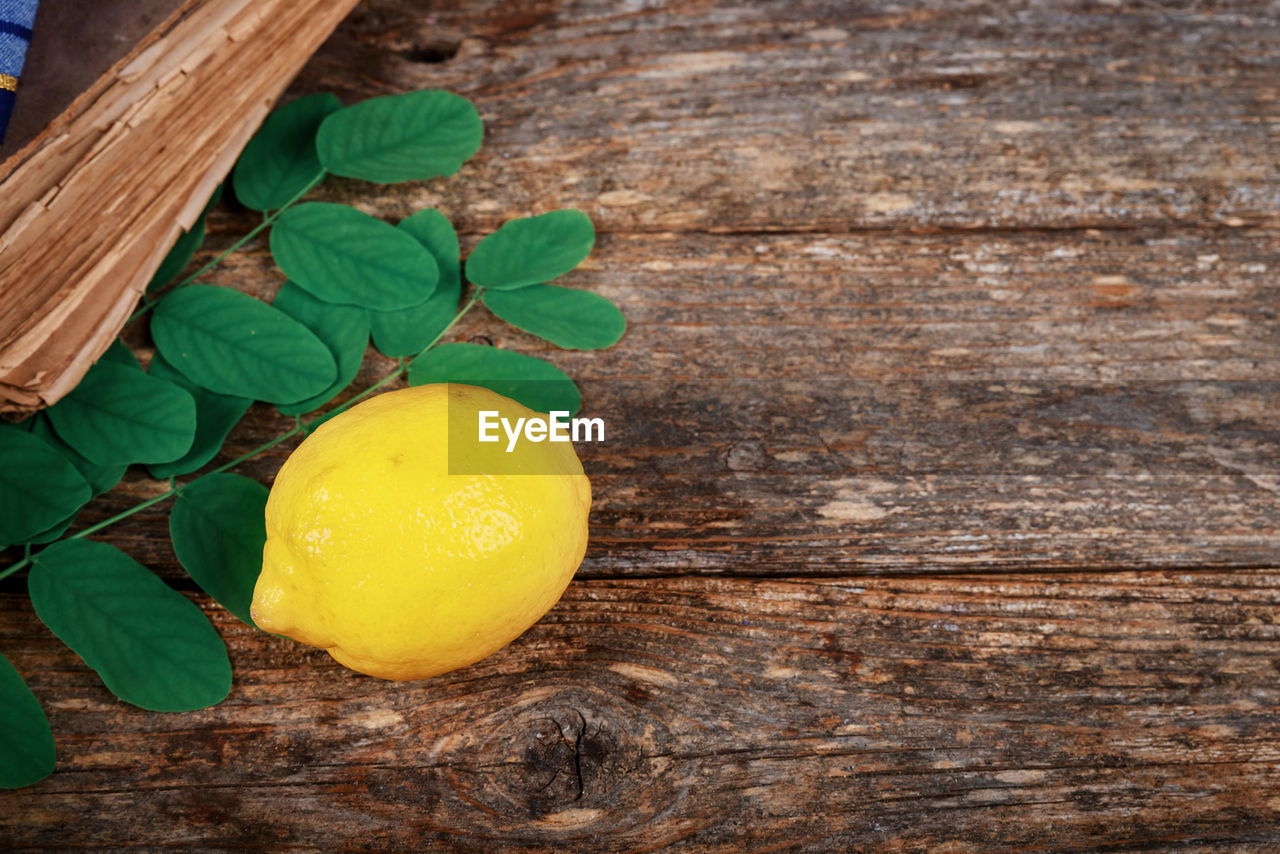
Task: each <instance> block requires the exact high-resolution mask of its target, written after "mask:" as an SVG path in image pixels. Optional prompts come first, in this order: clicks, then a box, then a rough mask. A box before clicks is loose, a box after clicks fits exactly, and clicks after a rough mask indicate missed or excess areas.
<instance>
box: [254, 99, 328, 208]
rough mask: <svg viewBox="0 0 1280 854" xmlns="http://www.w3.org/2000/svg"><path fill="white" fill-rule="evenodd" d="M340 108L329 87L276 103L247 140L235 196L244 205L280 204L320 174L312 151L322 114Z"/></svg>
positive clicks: (324, 114) (314, 150)
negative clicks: (275, 107) (280, 103)
mask: <svg viewBox="0 0 1280 854" xmlns="http://www.w3.org/2000/svg"><path fill="white" fill-rule="evenodd" d="M341 109H342V102H341V101H339V100H338V96H337V95H334V94H333V93H332V92H321V93H319V94H316V95H307V96H305V97H302V98H298V99H296V100H293V101H290V102H289V103H287V104H285V105H284V106H283V107H280V108H279V109H277V110H276V111H275V112H273V113H272V114H271V115H269V116H267V120H266V121H264V122H263V123H262V127H260V128H258V132H257V133H255V134H254V135H253V139H251V140H249V144H248V145H246V146H245V148H244V151H243V152H241V154H240V160H239V161H238V162H237V163H236V168H235V172H234V174H233V175H232V186H233V187H234V189H235V192H236V198H237V199H239V200H240V203H241V204H243V205H244V206H245V207H247V208H252V209H253V210H256V211H269V210H275V209H276V208H282V207H284V206H285V205H286V204H288V203H289V202H290V201H291V200H292V199H293V198H294V196H296V195H297V194H298V193H300V192H302V191H303V190H305V189H306V188H307V187H309V186H310V185H311V184H312V183H314V182H315V181H316V180H317V179H319V178H321V177H322V176H323V175H324V167H323V166H321V165H320V158H319V157H317V156H316V131H318V130H319V129H320V123H321V122H322V121H324V118H325V116H328V115H330V114H331V113H335V112H337V111H338V110H341Z"/></svg>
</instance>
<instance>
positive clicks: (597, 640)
mask: <svg viewBox="0 0 1280 854" xmlns="http://www.w3.org/2000/svg"><path fill="white" fill-rule="evenodd" d="M1278 606H1280V577H1278V576H1277V574H1276V573H1275V572H1274V571H1237V572H1233V573H1225V572H1197V573H1173V572H1145V573H1095V574H1085V575H1078V576H1075V577H1072V578H1068V579H1052V580H1045V579H1043V578H1035V577H1023V576H1014V577H1009V578H1004V579H985V578H980V577H969V578H965V577H950V578H948V579H947V580H946V581H945V582H940V581H938V580H936V579H932V578H909V579H899V578H892V579H883V578H873V579H857V580H855V579H842V580H822V581H798V580H797V581H774V580H745V579H720V580H713V579H706V578H698V577H688V578H676V579H645V580H593V581H588V582H582V583H578V584H575V585H573V586H572V587H571V588H570V590H569V593H568V594H567V595H566V597H565V599H564V600H563V601H562V602H561V603H560V604H559V605H558V606H557V607H556V608H555V609H554V610H553V611H552V612H551V613H550V614H549V615H548V616H547V617H546V618H545V619H544V620H543V621H542V622H541V623H539V625H538V626H536V627H535V628H534V629H532V630H531V631H530V632H529V633H528V634H526V635H525V636H524V637H522V638H521V639H519V640H518V641H516V642H515V643H514V644H512V645H511V646H510V647H508V648H507V649H505V650H504V651H502V652H500V653H498V654H497V655H495V656H493V657H492V658H490V659H489V660H487V661H485V662H483V663H481V664H478V665H476V666H473V667H471V668H467V669H465V670H462V671H459V672H456V673H454V674H451V675H447V676H444V677H441V678H439V679H436V680H432V681H430V682H423V683H416V684H413V683H409V684H393V683H385V682H381V681H378V680H373V679H370V678H367V677H362V676H357V675H355V674H352V673H350V672H348V671H346V670H344V669H342V668H341V667H339V666H337V665H336V664H334V663H333V662H332V661H331V660H330V659H329V658H328V657H327V656H326V655H325V654H324V653H321V652H317V651H304V650H303V648H301V647H299V646H298V645H297V644H293V643H290V642H287V641H283V640H278V639H273V638H265V637H264V636H262V635H261V634H257V633H254V632H252V631H251V630H250V629H248V628H246V627H244V626H243V625H241V624H239V623H238V622H237V621H235V620H234V619H233V618H229V617H228V616H227V615H226V614H225V612H222V611H221V609H214V610H211V611H210V616H211V617H212V618H213V619H214V621H215V622H216V624H217V625H218V627H219V629H220V630H222V632H223V634H224V636H225V637H226V638H227V640H228V642H229V644H230V647H231V651H232V656H233V658H234V660H235V662H236V687H235V691H234V693H233V695H232V697H231V698H230V699H229V700H227V701H226V702H224V703H222V704H221V705H219V706H218V707H216V708H214V709H210V710H208V711H203V712H198V713H192V714H185V715H168V716H161V715H156V714H152V713H148V712H143V711H140V710H134V709H124V708H122V707H121V705H120V704H119V703H116V702H113V701H112V700H110V699H109V698H108V697H107V696H106V695H105V693H104V692H103V690H102V688H101V687H100V685H99V684H98V683H97V680H96V679H95V678H94V677H93V676H92V674H90V673H88V672H86V671H85V669H84V668H82V667H78V666H75V665H74V664H73V663H72V661H71V656H70V655H69V654H68V653H67V652H66V650H65V649H63V648H62V647H61V646H59V645H58V644H57V642H56V641H54V640H52V639H51V638H50V637H49V636H48V634H47V633H45V632H43V631H35V630H33V628H32V627H33V625H34V620H33V619H30V618H29V614H26V613H23V612H25V611H27V606H26V605H25V603H21V602H20V600H19V599H17V597H6V598H5V599H4V600H3V607H4V612H3V621H0V626H2V627H3V629H2V631H3V634H2V635H0V640H3V642H4V643H5V647H6V649H12V648H14V647H15V646H16V647H18V648H19V649H20V650H21V654H20V655H18V656H16V657H15V664H16V665H17V666H18V668H19V669H20V670H23V671H24V672H27V673H30V674H32V676H31V680H32V683H33V688H34V689H35V690H36V691H37V692H39V693H41V694H43V695H46V696H51V697H54V698H55V699H52V700H51V701H49V702H48V703H47V706H48V707H49V709H50V716H51V718H52V720H53V725H54V727H55V729H56V730H57V731H58V733H59V734H60V743H61V745H62V760H61V762H62V764H61V767H60V769H59V771H58V772H57V774H55V775H54V776H53V777H52V778H50V779H49V780H48V781H46V782H45V783H42V784H40V785H39V786H37V787H35V788H32V789H30V790H27V791H23V792H19V793H16V794H7V795H5V796H4V799H5V805H6V809H4V810H3V811H0V838H8V839H11V840H17V841H21V842H22V843H23V844H25V845H33V846H34V845H40V844H43V845H47V846H49V847H52V848H57V847H60V843H65V842H66V841H68V840H71V839H75V840H77V841H78V842H80V843H82V844H84V845H87V846H92V847H94V848H96V849H99V850H106V849H111V850H114V849H117V848H124V847H126V846H129V844H130V843H139V842H142V843H144V844H146V845H150V846H156V847H167V848H171V849H173V848H179V847H181V848H186V847H188V846H192V847H196V848H201V849H204V850H208V849H217V848H228V849H234V848H241V847H256V846H262V847H264V848H266V849H269V850H275V851H280V850H299V849H300V850H316V851H332V850H361V851H379V850H417V849H421V848H425V847H438V848H439V849H440V850H463V851H480V850H522V849H543V848H545V849H546V850H557V851H564V850H581V851H632V850H661V849H664V848H679V847H686V848H696V849H698V850H722V851H747V850H752V851H755V850H770V849H775V848H778V849H786V848H804V849H808V850H831V851H839V850H850V848H857V849H862V848H874V849H881V850H916V851H925V850H928V851H938V850H950V851H975V852H977V851H990V850H995V849H1003V848H1016V849H1020V850H1026V849H1042V848H1048V849H1063V848H1071V849H1079V848H1082V847H1087V846H1092V845H1102V844H1104V843H1109V844H1113V845H1116V846H1117V847H1121V848H1125V849H1130V850H1132V849H1139V850H1140V849H1150V848H1178V849H1182V848H1183V847H1185V846H1190V845H1194V844H1199V845H1204V846H1207V847H1209V848H1210V849H1219V850H1220V848H1219V846H1221V845H1223V844H1225V843H1228V842H1236V843H1241V844H1243V845H1245V846H1246V847H1247V846H1249V845H1252V846H1254V850H1260V849H1262V848H1265V847H1267V845H1266V843H1268V842H1271V843H1273V842H1274V841H1275V832H1276V831H1275V828H1276V826H1277V822H1280V797H1278V796H1277V795H1278V794H1280V720H1278V719H1277V717H1276V715H1275V706H1276V704H1277V702H1280V682H1278V680H1277V678H1276V677H1277V672H1278V671H1280V667H1278V664H1277V663H1278V661H1280V659H1278V658H1277V655H1276V642H1277V639H1278V637H1280V627H1278V626H1277V624H1276V615H1277V610H1278Z"/></svg>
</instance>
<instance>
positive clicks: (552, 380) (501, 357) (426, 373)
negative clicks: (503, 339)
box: [409, 343, 582, 415]
mask: <svg viewBox="0 0 1280 854" xmlns="http://www.w3.org/2000/svg"><path fill="white" fill-rule="evenodd" d="M427 383H461V384H463V385H476V386H481V387H483V388H487V389H489V390H490V391H496V392H497V393H498V394H501V395H503V396H504V397H509V398H511V399H512V400H515V401H518V402H519V403H523V404H524V405H525V406H527V407H529V408H530V409H536V410H538V411H539V412H550V411H551V410H553V409H558V410H567V411H568V412H569V414H570V415H573V414H576V413H577V411H578V409H579V408H581V406H582V395H581V394H580V393H579V392H578V387H577V386H576V385H574V384H573V380H571V379H569V377H568V376H567V375H566V374H565V373H564V372H563V371H561V370H560V369H559V368H557V367H556V366H555V365H553V364H551V363H550V362H544V361H543V360H542V359H535V358H534V357H533V356H525V355H524V354H522V353H513V352H511V351H510V350H498V349H496V348H494V347H484V346H481V345H479V344H463V343H457V344H445V345H443V346H440V347H433V348H432V349H430V350H428V351H427V352H425V353H423V354H422V355H421V356H419V357H418V358H416V359H414V360H413V361H412V362H411V363H410V364H409V384H410V385H426V384H427Z"/></svg>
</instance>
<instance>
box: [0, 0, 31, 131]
mask: <svg viewBox="0 0 1280 854" xmlns="http://www.w3.org/2000/svg"><path fill="white" fill-rule="evenodd" d="M39 2H40V0H0V75H2V76H0V142H4V132H5V129H6V128H7V127H8V126H9V116H11V115H12V114H13V101H14V93H13V89H14V86H15V82H16V79H17V78H18V77H21V76H22V63H23V61H24V60H25V59H26V58H27V45H28V44H30V43H31V29H32V27H34V26H35V23H36V6H38V5H39Z"/></svg>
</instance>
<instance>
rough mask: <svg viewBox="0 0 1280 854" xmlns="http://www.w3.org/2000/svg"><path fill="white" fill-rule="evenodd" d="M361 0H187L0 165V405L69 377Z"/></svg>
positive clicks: (31, 401)
mask: <svg viewBox="0 0 1280 854" xmlns="http://www.w3.org/2000/svg"><path fill="white" fill-rule="evenodd" d="M354 4H355V0H337V2H333V1H332V0H190V2H188V3H186V4H185V5H183V6H182V8H181V9H179V11H178V12H176V13H175V14H174V15H173V16H172V17H170V18H169V19H168V20H167V21H166V22H165V23H164V24H162V25H161V26H160V27H159V28H157V29H156V30H155V31H154V32H152V34H151V35H150V36H148V37H147V38H146V39H145V40H144V41H143V42H142V43H141V44H139V45H138V46H137V48H136V49H135V50H133V51H132V52H131V53H130V54H129V55H127V56H126V57H125V58H124V59H122V60H121V61H120V62H118V63H117V64H116V65H115V66H114V67H113V68H112V69H111V70H110V71H109V72H108V73H107V74H105V75H104V76H103V77H101V78H100V79H99V80H98V81H97V82H96V83H95V84H94V85H93V86H92V87H91V88H90V89H89V90H88V91H87V92H85V93H84V94H83V95H82V96H81V97H80V98H78V99H77V100H76V101H75V102H74V103H73V104H72V106H71V107H70V108H68V110H67V111H66V112H65V113H63V114H62V115H61V116H59V118H58V119H56V120H55V121H54V122H53V123H52V124H51V125H50V126H49V127H48V128H46V129H45V131H44V132H43V133H41V134H40V135H39V136H38V137H37V138H36V139H34V140H33V141H32V142H31V143H30V144H28V145H27V146H25V147H24V148H23V149H22V150H21V151H19V152H18V153H16V154H14V155H13V156H12V157H10V158H9V159H8V160H6V161H5V162H4V163H3V164H2V165H0V301H2V305H3V311H0V411H30V410H32V409H36V408H38V407H41V406H45V405H48V404H51V403H53V402H55V401H56V400H58V399H59V398H60V397H62V396H63V395H64V394H66V393H67V392H68V391H70V390H71V389H72V388H73V387H74V386H75V384H76V383H77V382H78V381H79V379H80V377H81V376H83V375H84V372H85V371H86V370H88V368H89V366H90V365H91V364H92V363H93V362H94V360H96V359H97V358H98V356H100V355H101V354H102V352H103V351H105V350H106V348H107V346H108V345H109V344H110V343H111V340H112V339H113V338H115V336H116V334H117V333H118V332H119V331H120V328H121V327H122V326H123V325H124V323H125V320H126V319H127V318H128V316H129V314H130V313H131V312H132V310H133V308H134V306H135V304H136V302H137V299H138V296H139V294H141V292H142V291H143V289H144V288H145V286H146V284H147V282H148V280H149V279H150V277H151V274H152V273H154V272H155V270H156V268H157V267H158V266H159V264H160V261H161V260H162V259H163V258H164V255H165V253H166V252H167V251H168V249H169V247H170V245H171V244H172V243H173V241H174V240H175V239H177V237H178V235H179V234H180V233H181V232H182V231H183V230H185V229H187V228H190V227H191V225H192V224H193V223H194V222H195V220H196V218H197V217H198V216H199V213H200V210H201V208H202V207H203V205H204V202H205V200H206V199H207V198H208V197H209V195H210V194H211V193H212V192H213V189H214V187H215V186H216V185H217V183H218V182H219V181H220V180H222V178H223V176H224V175H225V174H226V173H227V171H228V170H229V169H230V167H231V164H232V162H233V161H234V158H235V156H236V154H237V153H238V152H239V150H240V149H241V147H243V145H244V144H245V142H247V141H248V138H249V136H250V135H251V134H252V133H253V131H254V129H255V128H256V127H257V126H258V124H260V123H261V121H262V119H263V118H264V117H265V115H266V113H267V111H268V110H269V109H270V107H271V105H272V104H273V103H274V102H275V100H276V99H277V98H278V97H279V95H280V93H281V92H282V91H283V90H284V88H285V86H286V85H288V82H289V80H290V79H291V78H292V77H293V75H294V74H295V73H297V71H298V69H299V68H301V67H302V65H303V63H305V62H306V60H307V58H308V57H309V56H310V55H311V53H312V52H313V51H314V50H315V49H316V48H317V47H319V46H320V44H321V42H323V41H324V39H325V38H326V37H327V36H328V34H329V33H330V31H331V30H332V29H333V28H334V27H335V26H336V25H337V23H338V22H339V21H340V20H341V19H342V18H343V17H344V16H345V14H346V12H347V11H348V10H349V9H350V8H351V7H352V6H353V5H354Z"/></svg>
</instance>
